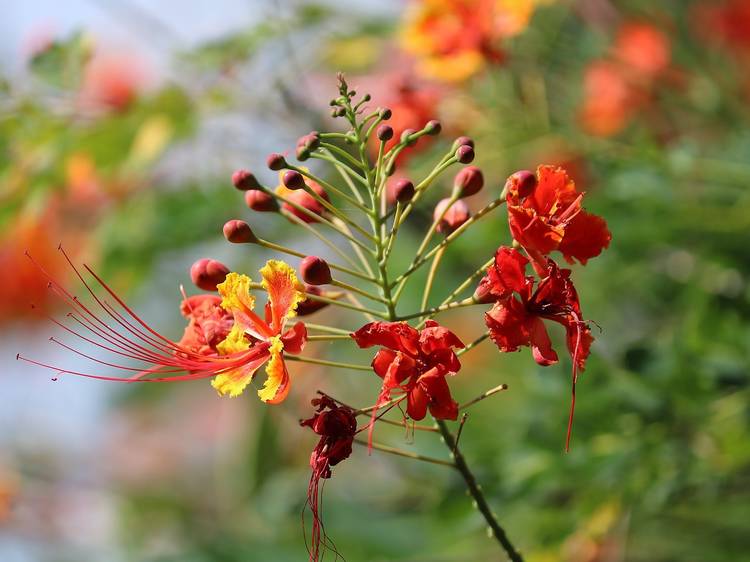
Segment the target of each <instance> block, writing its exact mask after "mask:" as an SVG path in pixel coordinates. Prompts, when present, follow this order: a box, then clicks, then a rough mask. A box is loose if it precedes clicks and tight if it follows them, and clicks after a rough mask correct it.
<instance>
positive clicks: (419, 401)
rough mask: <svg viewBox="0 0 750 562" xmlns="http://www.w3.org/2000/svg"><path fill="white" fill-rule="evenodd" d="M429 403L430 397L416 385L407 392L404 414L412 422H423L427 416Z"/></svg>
mask: <svg viewBox="0 0 750 562" xmlns="http://www.w3.org/2000/svg"><path fill="white" fill-rule="evenodd" d="M429 402H430V397H429V396H428V395H427V393H426V392H425V391H424V389H423V388H422V387H421V386H420V385H417V386H415V387H414V388H413V389H412V390H411V392H409V395H408V396H407V398H406V413H407V414H409V417H410V418H411V419H413V420H416V421H419V420H423V419H424V417H425V416H426V415H427V405H428V404H429Z"/></svg>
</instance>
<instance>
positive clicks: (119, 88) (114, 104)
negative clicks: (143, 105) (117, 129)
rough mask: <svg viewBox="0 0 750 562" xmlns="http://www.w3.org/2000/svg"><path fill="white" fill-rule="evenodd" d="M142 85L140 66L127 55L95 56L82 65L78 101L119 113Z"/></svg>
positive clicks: (125, 107) (140, 64) (136, 94)
mask: <svg viewBox="0 0 750 562" xmlns="http://www.w3.org/2000/svg"><path fill="white" fill-rule="evenodd" d="M145 82H146V69H145V67H144V65H143V62H142V61H141V60H140V59H138V58H136V57H134V56H132V55H130V54H128V55H125V54H111V53H109V54H104V53H102V54H97V55H95V56H94V57H93V58H92V59H91V61H90V62H89V63H88V64H87V65H86V70H85V74H84V78H83V85H82V87H81V100H82V102H83V103H84V104H85V105H88V106H92V107H94V108H104V109H112V110H115V111H123V110H125V109H127V108H128V107H129V106H130V104H131V103H133V101H134V100H135V99H136V97H137V96H138V93H139V91H140V90H142V89H143V87H144V86H145Z"/></svg>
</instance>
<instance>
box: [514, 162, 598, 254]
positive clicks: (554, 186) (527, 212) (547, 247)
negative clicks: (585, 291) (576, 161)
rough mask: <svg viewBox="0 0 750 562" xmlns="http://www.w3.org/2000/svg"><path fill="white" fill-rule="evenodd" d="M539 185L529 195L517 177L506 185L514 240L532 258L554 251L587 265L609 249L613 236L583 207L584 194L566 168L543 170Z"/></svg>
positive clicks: (540, 169) (544, 167)
mask: <svg viewBox="0 0 750 562" xmlns="http://www.w3.org/2000/svg"><path fill="white" fill-rule="evenodd" d="M536 177H537V184H536V186H535V187H534V188H533V189H531V190H530V192H525V191H524V190H523V189H519V187H521V186H520V185H519V183H518V182H517V181H516V180H515V176H511V177H510V178H509V180H508V183H507V184H506V189H507V203H508V222H509V223H510V230H511V232H512V234H513V237H514V238H515V239H516V240H517V241H518V243H519V244H521V246H523V247H524V248H526V250H528V251H529V252H530V253H532V255H533V254H534V253H538V254H542V255H547V254H549V253H550V252H552V251H554V250H558V251H560V253H562V255H563V257H564V258H565V259H566V260H567V261H568V262H569V263H574V262H575V260H578V261H579V262H581V263H582V264H585V263H586V262H587V261H588V260H589V259H591V258H593V257H596V256H598V255H599V254H600V253H601V252H602V250H603V249H604V248H606V247H607V246H609V242H610V240H611V239H612V234H611V233H610V232H609V229H608V228H607V223H606V222H605V220H604V219H603V218H601V217H599V216H597V215H593V214H591V213H587V212H586V211H584V210H583V208H582V207H581V200H582V199H583V196H584V193H583V192H579V191H577V190H576V186H575V183H574V182H573V180H571V179H570V178H569V177H568V174H567V172H566V171H565V170H563V169H562V168H558V167H555V166H539V168H537V172H536Z"/></svg>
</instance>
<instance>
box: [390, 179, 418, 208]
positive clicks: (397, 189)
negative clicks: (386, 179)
mask: <svg viewBox="0 0 750 562" xmlns="http://www.w3.org/2000/svg"><path fill="white" fill-rule="evenodd" d="M392 190H393V191H392V192H393V199H394V201H398V202H399V203H402V204H405V203H408V202H409V201H411V200H412V198H413V197H414V193H415V190H414V184H413V183H412V182H411V181H409V180H408V179H406V178H401V179H399V180H396V181H395V182H393V188H392Z"/></svg>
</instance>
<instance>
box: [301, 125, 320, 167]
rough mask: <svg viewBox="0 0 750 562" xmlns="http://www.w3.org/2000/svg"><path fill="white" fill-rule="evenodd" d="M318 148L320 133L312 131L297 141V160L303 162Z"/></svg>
mask: <svg viewBox="0 0 750 562" xmlns="http://www.w3.org/2000/svg"><path fill="white" fill-rule="evenodd" d="M319 146H320V133H318V131H312V132H310V133H308V134H306V135H305V136H303V137H300V138H299V139H298V140H297V152H296V154H297V160H299V161H301V162H304V161H305V160H307V159H308V158H310V153H311V152H312V151H313V150H316V149H317V148H318V147H319Z"/></svg>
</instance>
